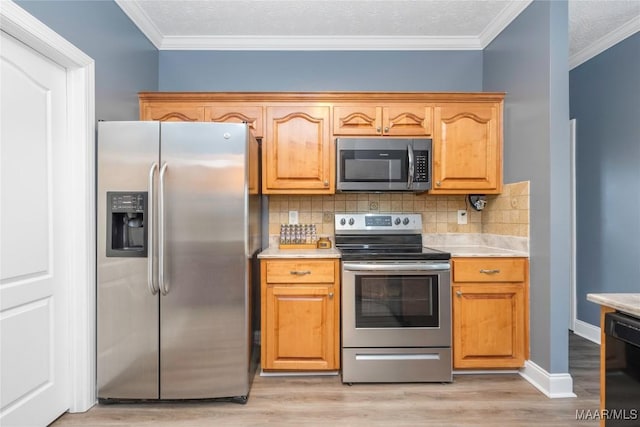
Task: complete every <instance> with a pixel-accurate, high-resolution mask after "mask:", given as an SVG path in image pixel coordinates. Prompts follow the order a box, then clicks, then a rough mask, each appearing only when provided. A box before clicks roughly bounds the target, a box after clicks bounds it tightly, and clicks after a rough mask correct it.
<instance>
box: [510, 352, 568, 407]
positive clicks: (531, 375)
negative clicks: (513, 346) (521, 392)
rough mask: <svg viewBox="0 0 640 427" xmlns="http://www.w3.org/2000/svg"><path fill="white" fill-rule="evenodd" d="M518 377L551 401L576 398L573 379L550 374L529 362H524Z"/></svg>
mask: <svg viewBox="0 0 640 427" xmlns="http://www.w3.org/2000/svg"><path fill="white" fill-rule="evenodd" d="M520 375H521V376H522V377H523V378H524V379H525V380H527V381H529V382H530V383H531V384H532V385H533V386H534V387H535V388H537V389H538V390H540V391H541V392H542V393H544V394H545V396H547V397H549V398H551V399H558V398H563V397H576V395H575V393H574V392H573V378H571V375H569V374H568V373H567V374H550V373H548V372H547V371H546V370H544V369H542V368H541V367H540V366H538V365H536V364H535V363H533V362H532V361H530V360H527V361H525V362H524V368H522V369H520Z"/></svg>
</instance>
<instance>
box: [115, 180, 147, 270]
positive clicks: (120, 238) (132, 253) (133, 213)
mask: <svg viewBox="0 0 640 427" xmlns="http://www.w3.org/2000/svg"><path fill="white" fill-rule="evenodd" d="M147 219H148V218H147V192H146V191H144V192H116V191H108V192H107V256H108V257H146V256H147V232H148V230H147Z"/></svg>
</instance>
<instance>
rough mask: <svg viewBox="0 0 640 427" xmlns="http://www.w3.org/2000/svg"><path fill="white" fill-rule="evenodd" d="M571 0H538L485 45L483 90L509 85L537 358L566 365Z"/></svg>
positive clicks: (507, 140)
mask: <svg viewBox="0 0 640 427" xmlns="http://www.w3.org/2000/svg"><path fill="white" fill-rule="evenodd" d="M568 45H569V36H568V6H567V2H566V1H554V2H546V1H544V2H543V1H534V2H533V3H532V4H531V5H530V6H529V7H528V8H527V9H526V10H525V11H524V12H522V13H521V14H520V15H519V16H518V17H517V18H516V19H515V20H514V21H513V22H512V23H511V24H510V25H509V26H508V27H507V28H506V29H505V30H504V31H503V32H502V33H501V34H500V35H499V36H498V37H497V38H496V39H494V41H493V42H492V43H491V44H490V45H489V46H488V47H487V48H486V49H485V50H484V60H483V64H484V68H483V78H484V80H483V90H485V91H506V92H507V96H506V99H505V114H504V177H505V182H518V181H527V180H528V181H531V197H530V203H531V206H530V212H531V229H530V236H531V237H530V263H531V268H530V274H531V277H530V300H531V302H530V308H531V310H530V322H531V329H530V336H531V360H532V361H533V362H535V363H536V364H537V365H539V366H540V367H542V368H543V369H545V370H547V371H548V372H550V373H566V372H568V371H569V369H568V368H569V367H568V334H567V329H568V324H569V323H568V322H569V316H568V312H569V273H570V270H569V265H570V264H569V262H570V256H569V255H570V248H571V246H570V244H571V240H570V238H571V236H570V234H569V230H570V227H569V225H570V224H569V219H570V217H569V207H570V206H569V200H570V175H569V160H570V156H569V155H570V153H569V145H568V141H569V82H568V50H569V49H568Z"/></svg>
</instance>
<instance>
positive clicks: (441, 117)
mask: <svg viewBox="0 0 640 427" xmlns="http://www.w3.org/2000/svg"><path fill="white" fill-rule="evenodd" d="M503 100H504V94H503V93H484V92H477V93H446V92H437V93H429V92H424V93H422V92H270V93H269V92H266V93H262V92H155V93H153V92H141V93H140V94H139V103H140V119H141V120H162V121H168V120H173V121H220V122H246V123H248V124H249V127H250V128H251V129H252V130H253V132H254V135H255V136H256V137H257V138H262V139H263V141H262V142H263V144H262V147H263V149H262V159H263V160H262V162H263V163H262V165H263V168H262V191H263V192H264V193H265V194H333V193H334V192H335V161H336V160H335V144H334V140H335V138H336V137H342V136H365V137H367V136H372V137H373V136H378V137H390V138H394V137H415V138H423V137H426V138H432V139H433V153H432V154H433V159H432V181H433V186H432V189H431V190H430V191H429V192H428V193H429V194H497V193H500V192H501V191H502V109H503Z"/></svg>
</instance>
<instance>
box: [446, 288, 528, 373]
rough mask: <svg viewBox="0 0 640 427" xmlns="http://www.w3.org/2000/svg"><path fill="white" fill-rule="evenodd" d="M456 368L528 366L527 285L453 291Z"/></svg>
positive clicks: (454, 362)
mask: <svg viewBox="0 0 640 427" xmlns="http://www.w3.org/2000/svg"><path fill="white" fill-rule="evenodd" d="M452 292H453V296H452V302H453V303H452V308H453V366H454V368H517V367H521V366H524V360H525V355H526V352H525V345H526V319H525V285H524V284H521V283H520V284H517V283H516V284H497V285H494V284H465V285H454V286H453V287H452Z"/></svg>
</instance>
